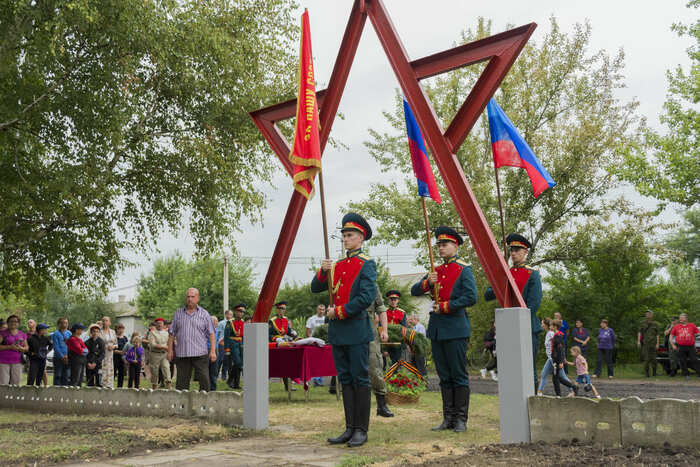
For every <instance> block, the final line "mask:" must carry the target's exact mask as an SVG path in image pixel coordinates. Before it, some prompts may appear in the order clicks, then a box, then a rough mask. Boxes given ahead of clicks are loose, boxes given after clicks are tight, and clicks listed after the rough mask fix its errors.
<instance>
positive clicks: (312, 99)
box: [304, 64, 316, 141]
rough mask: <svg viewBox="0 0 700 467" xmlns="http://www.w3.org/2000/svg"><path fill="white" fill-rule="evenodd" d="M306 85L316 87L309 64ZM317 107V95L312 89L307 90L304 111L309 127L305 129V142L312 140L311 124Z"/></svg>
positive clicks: (312, 70) (311, 67)
mask: <svg viewBox="0 0 700 467" xmlns="http://www.w3.org/2000/svg"><path fill="white" fill-rule="evenodd" d="M306 84H307V85H309V86H313V85H314V69H313V65H311V64H309V69H308V70H307V72H306ZM315 106H316V93H315V92H314V91H312V90H310V89H307V90H306V95H305V96H304V110H305V112H304V113H305V114H306V121H307V125H306V128H304V141H308V140H310V139H311V122H312V121H313V119H314V107H315Z"/></svg>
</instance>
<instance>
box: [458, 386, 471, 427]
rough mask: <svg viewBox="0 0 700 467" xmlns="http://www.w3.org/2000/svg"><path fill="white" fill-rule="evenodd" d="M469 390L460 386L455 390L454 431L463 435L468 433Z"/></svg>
mask: <svg viewBox="0 0 700 467" xmlns="http://www.w3.org/2000/svg"><path fill="white" fill-rule="evenodd" d="M469 395H470V392H469V388H468V387H467V388H465V387H464V386H458V387H456V388H455V389H454V425H455V428H454V431H455V433H461V432H463V431H467V419H468V418H469Z"/></svg>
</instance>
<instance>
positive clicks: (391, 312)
mask: <svg viewBox="0 0 700 467" xmlns="http://www.w3.org/2000/svg"><path fill="white" fill-rule="evenodd" d="M386 298H387V300H388V302H389V307H388V308H387V310H386V319H387V321H388V323H389V324H399V325H401V326H403V327H408V323H407V321H406V312H405V311H403V310H402V309H401V308H399V299H400V298H401V292H399V291H398V290H390V291H388V292H387V293H386ZM403 348H404V346H403V345H399V346H393V347H391V348H390V349H389V351H388V353H389V358H391V363H392V364H394V363H396V362H398V361H399V360H401V359H402V358H401V357H402V354H403Z"/></svg>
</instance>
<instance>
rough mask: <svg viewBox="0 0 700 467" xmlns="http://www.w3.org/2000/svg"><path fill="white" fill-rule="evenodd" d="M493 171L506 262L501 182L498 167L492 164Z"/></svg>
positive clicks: (506, 248) (506, 252) (506, 251)
mask: <svg viewBox="0 0 700 467" xmlns="http://www.w3.org/2000/svg"><path fill="white" fill-rule="evenodd" d="M493 171H494V172H495V173H496V193H497V194H498V212H499V213H500V215H501V240H502V241H503V256H504V257H505V259H506V262H508V246H507V245H506V226H505V223H504V222H503V203H501V183H500V181H499V180H498V167H496V165H495V164H494V166H493Z"/></svg>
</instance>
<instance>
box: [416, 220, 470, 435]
mask: <svg viewBox="0 0 700 467" xmlns="http://www.w3.org/2000/svg"><path fill="white" fill-rule="evenodd" d="M435 237H436V238H437V244H438V246H437V249H438V254H439V255H440V257H441V258H442V259H443V261H444V263H443V264H442V265H440V266H438V267H436V268H435V272H431V273H429V274H428V275H426V276H425V277H424V278H423V280H421V281H420V282H418V283H416V284H414V285H413V287H412V288H411V295H413V296H415V297H418V296H421V295H424V294H432V295H433V298H434V300H435V299H436V300H435V301H434V302H433V310H432V311H431V312H430V319H429V321H428V338H429V339H430V345H431V349H432V352H433V360H434V361H435V369H436V370H437V374H438V376H439V378H440V391H441V392H442V416H443V419H442V423H441V424H440V425H438V426H436V427H434V428H433V430H434V431H438V430H447V429H453V430H454V431H456V432H462V431H465V430H466V429H467V418H468V415H469V377H468V375H467V343H468V341H469V336H470V333H471V327H470V323H469V316H468V315H467V310H466V308H467V307H468V306H472V305H474V304H475V303H476V282H475V280H474V273H473V272H472V267H471V266H470V265H469V264H467V263H466V262H464V261H462V260H461V259H459V258H458V257H457V248H458V246H459V245H461V244H462V242H463V240H462V237H461V236H460V235H459V234H458V233H457V232H456V231H455V230H454V229H451V228H449V227H438V228H437V229H435ZM435 295H437V297H436V296H435Z"/></svg>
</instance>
